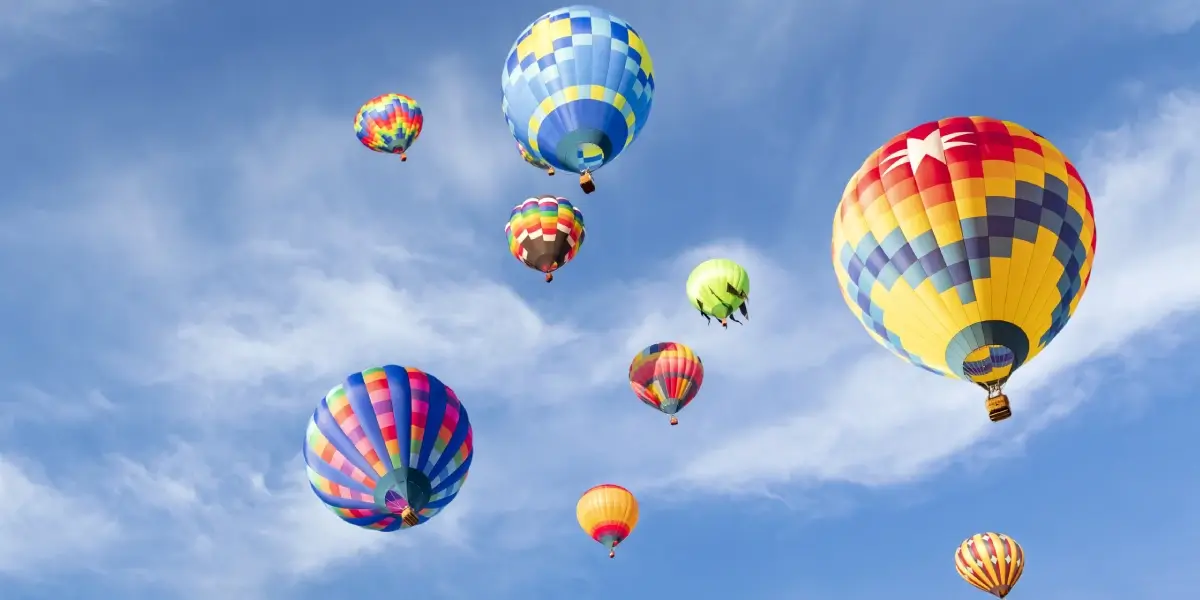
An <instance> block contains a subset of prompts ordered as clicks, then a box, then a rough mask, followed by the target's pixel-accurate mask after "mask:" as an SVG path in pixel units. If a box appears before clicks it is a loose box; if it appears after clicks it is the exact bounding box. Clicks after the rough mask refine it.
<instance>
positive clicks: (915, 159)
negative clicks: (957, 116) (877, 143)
mask: <svg viewBox="0 0 1200 600" xmlns="http://www.w3.org/2000/svg"><path fill="white" fill-rule="evenodd" d="M970 133H972V132H970V131H959V132H956V133H950V134H946V135H945V136H943V135H942V131H941V130H940V129H934V130H933V131H931V132H929V135H927V136H925V139H918V138H912V137H910V138H908V139H907V140H905V141H906V142H908V147H907V148H905V149H903V150H897V151H896V152H893V153H891V154H889V155H887V156H886V157H884V159H883V160H881V161H879V162H880V164H885V163H887V162H888V161H892V160H894V161H896V162H893V163H892V165H891V166H890V167H888V168H887V169H886V170H885V171H884V172H883V175H887V174H888V173H890V172H892V170H893V169H895V168H896V167H899V166H900V165H902V164H905V163H909V164H911V165H912V170H913V173H916V172H917V169H919V168H920V167H921V161H923V160H925V157H929V158H932V159H933V160H936V161H938V162H940V163H942V164H946V149H947V148H958V147H960V146H974V145H975V143H974V142H967V141H963V140H958V139H957V138H960V137H962V136H964V135H969V134H970Z"/></svg>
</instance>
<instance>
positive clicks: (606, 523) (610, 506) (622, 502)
mask: <svg viewBox="0 0 1200 600" xmlns="http://www.w3.org/2000/svg"><path fill="white" fill-rule="evenodd" d="M575 518H576V519H578V520H579V526H580V527H582V528H583V531H584V532H585V533H587V534H588V535H589V536H591V537H592V539H593V540H596V541H597V542H600V543H601V544H603V545H604V547H605V548H608V557H609V558H613V557H615V556H616V555H617V550H616V548H617V546H618V545H619V544H620V543H621V542H623V541H625V538H627V537H629V534H631V533H633V528H634V527H637V523H638V503H637V498H634V497H633V494H632V493H630V492H629V490H627V489H625V488H623V487H621V486H619V485H615V484H611V483H605V484H601V485H598V486H596V487H594V488H592V489H590V490H588V491H586V492H584V493H583V496H581V497H580V498H579V503H578V504H576V505H575Z"/></svg>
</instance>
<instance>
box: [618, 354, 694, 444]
mask: <svg viewBox="0 0 1200 600" xmlns="http://www.w3.org/2000/svg"><path fill="white" fill-rule="evenodd" d="M703 384H704V363H702V362H700V357H699V356H696V353H695V352H693V351H692V349H691V348H689V347H687V346H685V345H683V344H680V343H679V342H659V343H657V344H653V345H651V346H647V347H646V349H645V350H642V351H641V352H640V353H638V355H637V356H635V357H633V362H631V363H629V385H630V387H632V388H633V393H634V394H637V397H638V399H640V400H641V401H642V402H645V403H646V404H647V405H649V406H650V407H651V408H653V409H654V410H658V411H662V412H664V413H666V414H668V415H671V424H672V425H678V424H679V419H678V418H676V417H675V413H677V412H679V411H681V410H683V407H685V406H687V405H688V404H689V403H690V402H691V401H692V400H693V399H695V398H696V394H697V393H698V392H699V391H700V386H701V385H703Z"/></svg>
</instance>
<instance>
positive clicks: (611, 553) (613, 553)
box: [608, 550, 617, 558]
mask: <svg viewBox="0 0 1200 600" xmlns="http://www.w3.org/2000/svg"><path fill="white" fill-rule="evenodd" d="M608 557H609V558H616V557H617V551H616V550H609V551H608Z"/></svg>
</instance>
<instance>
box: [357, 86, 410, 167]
mask: <svg viewBox="0 0 1200 600" xmlns="http://www.w3.org/2000/svg"><path fill="white" fill-rule="evenodd" d="M424 124H425V117H424V115H423V114H422V113H421V105H419V104H417V101H416V100H413V99H412V98H409V97H408V96H405V95H402V94H384V95H382V96H377V97H375V98H372V99H370V100H368V101H367V102H366V103H365V104H363V105H362V108H360V109H358V114H357V115H355V117H354V133H355V134H356V135H358V141H360V142H362V144H363V145H364V146H366V147H368V148H370V149H372V150H374V151H376V152H385V153H388V154H403V153H404V152H405V151H406V150H408V148H410V147H411V146H412V144H413V142H415V141H416V140H417V137H419V136H420V135H421V127H422V126H423V125H424Z"/></svg>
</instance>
